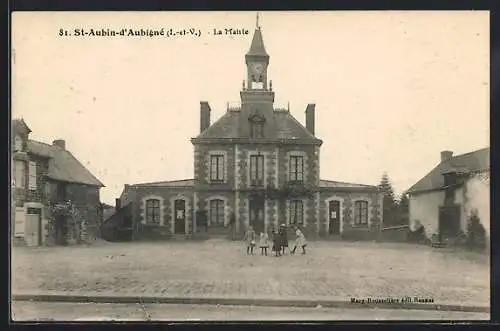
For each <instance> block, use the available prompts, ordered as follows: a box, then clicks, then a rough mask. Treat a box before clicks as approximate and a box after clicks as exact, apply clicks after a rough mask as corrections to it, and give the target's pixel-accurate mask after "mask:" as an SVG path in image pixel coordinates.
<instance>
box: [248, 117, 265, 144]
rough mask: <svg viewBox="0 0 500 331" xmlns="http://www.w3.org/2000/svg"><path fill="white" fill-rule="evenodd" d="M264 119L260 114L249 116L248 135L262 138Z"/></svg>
mask: <svg viewBox="0 0 500 331" xmlns="http://www.w3.org/2000/svg"><path fill="white" fill-rule="evenodd" d="M265 121H266V119H265V118H264V117H262V116H260V115H254V116H252V117H250V118H249V123H250V137H252V138H256V139H258V138H264V123H265Z"/></svg>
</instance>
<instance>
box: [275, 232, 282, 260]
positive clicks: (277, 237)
mask: <svg viewBox="0 0 500 331" xmlns="http://www.w3.org/2000/svg"><path fill="white" fill-rule="evenodd" d="M280 242H281V239H280V234H279V232H278V229H276V228H274V229H273V252H274V253H275V255H276V256H280V255H281V246H280Z"/></svg>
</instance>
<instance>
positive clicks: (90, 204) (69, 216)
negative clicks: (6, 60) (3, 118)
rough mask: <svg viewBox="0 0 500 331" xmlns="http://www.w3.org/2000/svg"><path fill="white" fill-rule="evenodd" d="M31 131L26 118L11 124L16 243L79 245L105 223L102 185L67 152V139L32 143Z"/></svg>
mask: <svg viewBox="0 0 500 331" xmlns="http://www.w3.org/2000/svg"><path fill="white" fill-rule="evenodd" d="M30 133H31V129H30V128H29V127H28V126H27V124H26V123H25V121H24V120H23V119H14V120H13V121H12V129H11V140H12V143H11V201H12V205H11V207H12V208H11V219H12V223H11V229H12V233H11V235H12V238H13V241H14V242H15V243H20V244H26V245H30V246H38V245H42V244H45V243H50V242H54V243H58V244H65V243H68V242H72V241H78V240H80V239H81V238H80V237H81V235H82V233H86V232H88V231H91V229H92V228H94V229H97V228H98V226H99V224H100V222H101V218H102V207H101V202H100V194H99V193H100V189H101V188H102V187H104V184H103V183H102V182H101V181H100V180H99V179H97V178H96V177H95V176H94V175H93V174H92V173H91V172H90V171H89V170H88V169H87V168H86V167H85V166H84V165H83V164H82V163H81V162H80V161H79V160H78V159H77V158H76V157H75V156H74V155H73V154H72V153H71V152H70V151H69V150H68V148H67V146H66V141H65V140H62V139H57V140H54V141H53V143H52V144H46V143H44V142H40V141H36V140H33V139H30V138H29V135H30ZM65 210H66V212H64V211H65ZM82 229H87V230H86V231H83V230H82Z"/></svg>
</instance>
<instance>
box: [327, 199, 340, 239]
mask: <svg viewBox="0 0 500 331" xmlns="http://www.w3.org/2000/svg"><path fill="white" fill-rule="evenodd" d="M328 218H329V233H330V234H332V235H336V234H340V201H337V200H333V201H330V203H329V206H328Z"/></svg>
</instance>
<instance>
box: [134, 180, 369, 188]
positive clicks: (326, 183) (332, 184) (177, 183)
mask: <svg viewBox="0 0 500 331" xmlns="http://www.w3.org/2000/svg"><path fill="white" fill-rule="evenodd" d="M131 186H134V187H141V186H147V187H152V186H155V187H193V186H194V179H181V180H170V181H162V182H150V183H141V184H134V185H131ZM319 186H320V187H322V188H359V189H377V186H373V185H364V184H356V183H347V182H338V181H332V180H323V179H321V180H320V184H319Z"/></svg>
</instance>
